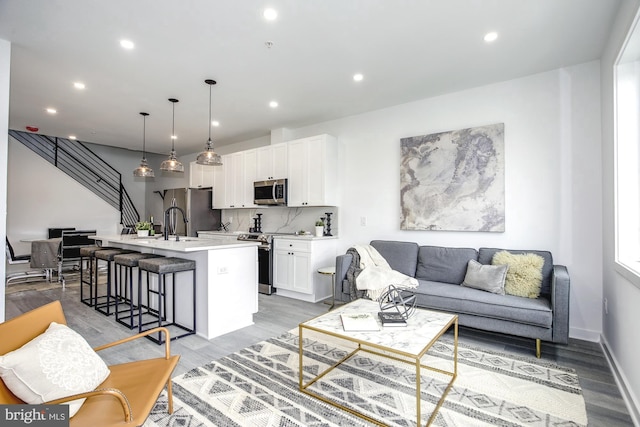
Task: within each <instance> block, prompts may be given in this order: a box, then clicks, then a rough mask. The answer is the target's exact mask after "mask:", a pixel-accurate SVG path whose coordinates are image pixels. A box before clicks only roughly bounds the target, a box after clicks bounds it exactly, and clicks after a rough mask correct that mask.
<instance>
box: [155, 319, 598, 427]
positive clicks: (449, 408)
mask: <svg viewBox="0 0 640 427" xmlns="http://www.w3.org/2000/svg"><path fill="white" fill-rule="evenodd" d="M297 332H298V331H297V328H296V329H294V330H291V331H289V332H288V333H285V334H284V335H282V336H280V337H277V338H272V339H269V340H267V341H263V342H260V343H258V344H254V345H252V346H250V347H247V348H245V349H243V350H241V351H239V352H237V353H234V354H231V355H229V356H226V357H223V358H222V359H219V360H216V361H213V362H211V363H209V364H207V365H205V366H202V367H199V368H195V369H193V370H191V371H189V372H186V373H185V374H183V375H181V376H178V377H176V378H174V379H173V393H174V412H173V414H171V415H169V414H167V412H166V404H167V400H166V394H165V393H164V392H163V394H162V396H161V397H160V399H159V400H158V403H157V404H156V406H155V408H154V410H153V411H152V413H151V415H150V416H149V418H148V419H147V421H146V423H145V424H144V426H145V427H173V426H182V427H197V426H207V427H209V426H224V427H227V426H238V427H246V426H256V427H270V426H274V427H275V426H300V427H306V426H370V425H372V424H371V423H369V422H367V421H365V420H364V419H362V418H359V417H356V416H355V415H351V414H350V413H348V412H346V411H343V410H340V409H337V408H334V407H333V406H330V405H327V404H326V403H324V402H322V401H320V400H319V399H315V398H313V397H311V396H308V395H306V394H304V393H301V392H300V391H299V390H298V369H299V368H298V335H297ZM304 348H305V364H304V367H305V372H308V374H309V375H307V377H308V378H311V377H313V376H315V373H316V372H319V371H322V370H324V369H325V368H326V367H328V366H331V365H332V364H333V363H335V361H337V360H339V359H340V358H341V357H342V356H344V355H345V354H346V353H345V352H347V351H350V350H351V349H352V347H350V346H349V344H344V343H341V342H337V341H331V342H327V340H326V339H324V341H318V340H315V339H309V340H308V339H306V338H305V342H304ZM452 354H453V343H452V341H451V340H450V339H448V338H447V337H444V338H441V339H440V340H439V341H438V342H437V343H436V344H434V346H433V347H432V348H431V349H430V351H429V353H428V354H427V355H426V356H425V357H424V358H423V364H426V365H429V366H433V367H436V368H439V369H443V370H452V366H453V364H452ZM422 372H423V375H422V379H421V382H422V388H421V398H422V421H421V425H424V424H425V423H426V421H427V419H428V418H429V416H430V415H431V412H432V410H433V408H434V406H435V404H436V403H437V401H438V399H439V398H440V396H441V395H442V391H443V388H445V387H446V384H447V383H448V378H449V377H446V376H441V375H439V374H437V373H436V372H433V371H428V370H423V371H422ZM308 378H307V379H308ZM414 384H415V368H413V367H412V366H411V365H408V364H406V363H401V362H396V361H393V360H391V359H386V358H382V357H379V356H376V355H371V354H369V353H363V352H359V353H357V354H356V355H354V356H353V357H351V358H350V359H349V360H347V361H345V362H344V363H343V364H341V365H340V366H339V367H338V368H336V369H334V370H333V371H331V373H329V374H327V375H325V376H324V377H323V378H322V379H321V380H319V381H318V382H316V383H315V384H314V385H313V387H314V389H313V390H314V391H315V392H316V393H320V394H322V395H324V396H326V397H328V398H331V399H338V400H340V401H341V402H342V403H343V404H346V406H349V407H352V408H355V409H357V410H358V411H359V412H364V413H366V414H367V415H368V416H370V417H372V418H373V419H376V420H379V421H380V423H381V424H383V425H390V426H402V427H410V426H411V427H413V426H416V416H415V414H416V408H415V405H416V402H415V400H416V392H415V388H414V386H413V385H414ZM432 425H434V426H464V427H467V426H563V427H564V426H586V425H587V415H586V410H585V404H584V399H583V397H582V391H581V389H580V385H579V382H578V377H577V375H576V373H575V371H574V370H573V369H567V368H563V367H560V366H557V365H555V364H554V363H550V362H545V361H544V360H540V359H536V358H533V357H531V358H528V357H522V356H519V355H512V354H504V353H497V352H493V351H489V350H485V349H480V348H474V347H470V346H468V345H465V344H463V343H458V376H457V378H456V380H455V382H454V384H453V387H452V389H451V390H450V391H449V394H448V395H447V398H446V400H445V402H444V403H443V405H442V407H441V408H440V410H439V411H438V414H437V416H436V418H435V420H434V422H433V424H432Z"/></svg>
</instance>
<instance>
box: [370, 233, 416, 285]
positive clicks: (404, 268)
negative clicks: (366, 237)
mask: <svg viewBox="0 0 640 427" xmlns="http://www.w3.org/2000/svg"><path fill="white" fill-rule="evenodd" d="M371 246H373V247H374V248H375V249H376V250H377V251H378V252H379V253H380V255H382V256H383V257H384V259H386V260H387V262H388V263H389V266H390V267H391V268H392V269H393V270H396V271H399V272H400V273H402V274H406V275H407V276H411V277H415V276H416V265H417V264H418V244H417V243H412V242H394V241H390V240H372V241H371Z"/></svg>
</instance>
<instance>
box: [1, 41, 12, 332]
mask: <svg viewBox="0 0 640 427" xmlns="http://www.w3.org/2000/svg"><path fill="white" fill-rule="evenodd" d="M10 66H11V43H9V42H8V41H6V40H0V169H4V170H7V146H8V138H9V75H10V74H9V70H10ZM6 220H7V174H6V173H5V174H3V173H0V235H2V236H6V234H7V233H6V224H7V222H6ZM0 277H5V264H4V263H3V264H2V265H0ZM4 295H5V293H4V286H0V322H3V321H4V315H5V308H4V307H5V305H4Z"/></svg>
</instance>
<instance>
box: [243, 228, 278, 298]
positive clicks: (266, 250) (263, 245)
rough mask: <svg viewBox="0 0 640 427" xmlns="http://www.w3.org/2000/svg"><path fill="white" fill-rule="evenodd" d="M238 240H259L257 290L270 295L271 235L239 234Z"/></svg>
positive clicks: (271, 268)
mask: <svg viewBox="0 0 640 427" xmlns="http://www.w3.org/2000/svg"><path fill="white" fill-rule="evenodd" d="M238 240H244V241H252V242H259V243H260V246H258V292H260V293H261V294H266V295H271V294H272V293H273V292H274V291H275V289H274V288H273V254H272V251H271V236H269V235H267V234H261V233H247V234H240V235H239V236H238Z"/></svg>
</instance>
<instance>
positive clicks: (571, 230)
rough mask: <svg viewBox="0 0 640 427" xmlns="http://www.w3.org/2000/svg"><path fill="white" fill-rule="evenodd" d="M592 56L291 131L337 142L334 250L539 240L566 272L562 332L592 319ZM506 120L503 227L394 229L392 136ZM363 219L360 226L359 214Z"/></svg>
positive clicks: (596, 153)
mask: <svg viewBox="0 0 640 427" xmlns="http://www.w3.org/2000/svg"><path fill="white" fill-rule="evenodd" d="M599 79H600V74H599V63H598V62H590V63H587V64H582V65H578V66H574V67H569V68H564V69H560V70H555V71H551V72H546V73H542V74H537V75H533V76H529V77H526V78H522V79H517V80H512V81H507V82H503V83H499V84H494V85H490V86H484V87H479V88H474V89H471V90H467V91H463V92H458V93H452V94H447V95H444V96H439V97H435V98H429V99H424V100H421V101H418V102H413V103H409V104H404V105H399V106H396V107H393V108H387V109H384V110H378V111H373V112H370V113H367V114H361V115H357V116H352V117H348V118H344V119H340V120H335V121H331V122H326V123H321V124H317V125H314V126H308V127H305V128H300V129H295V130H293V133H294V136H295V138H300V137H305V136H310V135H314V134H320V133H328V134H331V135H334V136H336V137H337V138H338V140H339V141H340V143H341V145H342V147H341V151H342V154H343V156H342V160H341V164H342V167H343V171H344V174H343V176H342V180H341V182H342V186H341V189H340V190H341V192H342V203H341V205H340V218H337V220H339V222H340V226H339V228H340V230H341V232H340V251H341V252H342V251H346V249H348V247H349V246H350V245H352V244H354V243H367V242H368V241H370V240H371V239H394V240H410V241H416V242H418V243H420V244H423V245H445V246H462V247H475V248H478V247H481V246H489V247H500V248H511V249H543V250H549V251H551V252H552V253H553V257H554V261H555V263H556V264H563V265H566V266H567V267H568V269H569V273H570V275H571V312H570V316H571V318H570V325H571V332H570V333H571V336H573V337H580V338H583V339H590V340H598V339H599V335H600V333H601V331H602V323H601V315H600V312H601V299H600V298H601V294H602V283H601V280H600V278H601V277H602V270H601V267H600V265H601V262H600V260H601V242H602V233H601V214H600V212H601V196H600V188H601V184H600V183H601V164H600V126H599V123H600V108H599V106H600V94H599ZM500 122H503V123H504V124H505V152H506V156H505V166H506V172H505V173H506V232H504V233H474V232H444V231H401V230H400V229H399V222H400V202H399V200H400V190H399V188H400V173H399V162H400V138H403V137H409V136H415V135H423V134H429V133H432V132H439V131H448V130H455V129H461V128H466V127H472V126H478V125H485V124H491V123H500ZM362 217H365V218H366V224H367V225H366V226H361V225H360V223H361V218H362Z"/></svg>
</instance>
